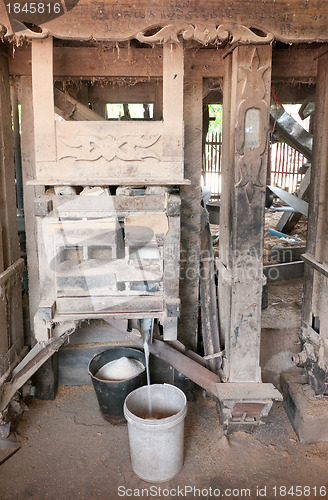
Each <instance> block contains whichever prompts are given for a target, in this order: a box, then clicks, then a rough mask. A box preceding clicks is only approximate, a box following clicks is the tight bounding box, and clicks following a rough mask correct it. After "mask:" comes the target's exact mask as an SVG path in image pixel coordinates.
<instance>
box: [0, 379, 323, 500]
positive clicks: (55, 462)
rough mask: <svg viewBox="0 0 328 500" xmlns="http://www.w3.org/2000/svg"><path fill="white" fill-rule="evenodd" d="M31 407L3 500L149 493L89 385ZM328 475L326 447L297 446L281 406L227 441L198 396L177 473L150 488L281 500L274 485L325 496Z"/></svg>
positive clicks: (0, 480)
mask: <svg viewBox="0 0 328 500" xmlns="http://www.w3.org/2000/svg"><path fill="white" fill-rule="evenodd" d="M29 408H30V409H29V411H28V412H26V413H25V414H24V417H23V419H22V421H21V422H20V425H19V427H18V433H19V436H20V438H21V439H22V441H23V443H22V447H21V449H20V450H19V451H18V452H17V453H16V454H15V455H14V456H13V457H11V458H10V459H9V460H7V462H5V463H4V464H3V465H2V466H1V468H0V484H1V495H0V498H1V499H2V500H7V499H15V500H23V499H33V500H46V499H47V500H48V499H49V500H55V499H56V500H58V499H59V500H61V499H63V500H69V499H74V500H75V499H88V500H93V499H106V500H107V499H110V500H111V499H117V498H121V496H120V495H119V492H120V491H121V492H123V491H125V492H126V493H127V494H129V493H131V492H129V491H128V490H127V488H130V489H138V490H137V491H134V492H132V493H134V495H132V498H138V495H139V496H141V489H142V488H148V490H149V488H150V486H151V484H148V483H146V482H144V481H142V480H140V479H138V477H137V476H135V474H134V472H133V470H132V468H131V464H130V458H129V444H128V433H127V427H126V426H119V427H113V426H112V425H111V424H109V423H107V422H106V421H104V420H103V419H102V417H101V415H100V412H99V410H98V406H97V401H96V396H95V393H94V390H93V388H92V387H91V386H81V387H61V388H60V390H59V394H58V396H57V398H56V400H55V401H39V400H34V401H33V402H32V403H31V404H30V405H29ZM327 473H328V443H321V444H315V445H304V444H301V443H300V442H298V440H297V437H296V435H295V433H294V431H293V429H292V428H291V426H290V423H289V421H288V419H287V417H286V414H285V412H284V410H283V409H282V407H281V404H275V405H274V408H273V410H272V412H271V414H270V415H269V419H268V421H267V423H266V424H265V425H263V426H261V427H260V428H258V429H257V430H256V431H255V433H254V434H253V435H249V434H246V433H243V432H238V433H236V434H233V435H231V436H228V437H226V436H224V434H223V431H222V429H221V427H220V425H219V422H218V416H217V410H216V405H215V403H214V402H213V401H212V400H211V399H209V398H205V399H204V398H203V397H202V395H201V393H199V396H198V399H197V401H196V402H189V403H188V414H187V417H186V429H185V461H184V466H183V469H182V471H181V472H180V473H179V474H178V475H177V476H176V477H175V478H174V479H172V480H171V481H169V482H166V483H161V484H158V483H157V485H154V486H156V487H157V488H158V487H159V486H160V487H161V488H162V491H163V489H166V488H170V489H172V488H177V487H180V488H184V487H185V486H190V487H195V488H198V489H200V490H203V491H200V492H199V493H198V492H197V490H196V491H195V492H192V493H189V494H187V495H185V496H184V498H189V499H191V498H203V499H206V498H215V497H214V496H213V490H214V489H220V491H221V495H222V496H223V495H224V493H225V496H226V497H227V496H228V495H229V494H230V496H231V497H233V498H261V497H260V496H258V495H257V493H256V491H257V488H258V487H260V488H265V487H266V488H267V490H266V495H265V496H262V497H263V498H269V499H271V498H292V496H284V495H279V487H281V486H286V487H288V488H289V487H291V486H293V487H296V486H302V487H304V486H309V487H311V488H313V487H317V488H319V487H320V486H326V487H327V491H328V475H327ZM119 486H121V487H122V489H121V490H118V488H119ZM274 487H278V490H277V491H278V493H277V494H276V495H275V490H274ZM123 488H124V490H123ZM209 488H212V496H211V495H210V491H209ZM230 489H232V490H235V491H233V492H232V491H229V490H230ZM245 489H248V491H245ZM206 490H207V491H206ZM225 490H227V491H225ZM242 490H244V491H242ZM180 491H181V490H180ZM182 491H183V492H184V490H182ZM187 491H188V490H187ZM283 491H284V490H282V492H283ZM302 491H303V492H304V494H302V497H301V498H313V499H314V498H324V497H320V496H319V495H318V494H317V496H315V495H314V490H313V489H312V490H311V495H309V496H307V495H306V494H305V493H306V492H307V491H308V490H302ZM150 493H151V492H150V491H149V495H146V494H145V492H144V495H143V498H173V497H174V493H175V492H174V490H173V491H172V492H171V494H169V495H168V494H167V491H166V492H165V491H164V492H163V494H155V495H154V496H151V494H150ZM153 493H159V492H158V490H157V491H153ZM217 493H218V491H216V495H217ZM262 493H264V492H263V491H262Z"/></svg>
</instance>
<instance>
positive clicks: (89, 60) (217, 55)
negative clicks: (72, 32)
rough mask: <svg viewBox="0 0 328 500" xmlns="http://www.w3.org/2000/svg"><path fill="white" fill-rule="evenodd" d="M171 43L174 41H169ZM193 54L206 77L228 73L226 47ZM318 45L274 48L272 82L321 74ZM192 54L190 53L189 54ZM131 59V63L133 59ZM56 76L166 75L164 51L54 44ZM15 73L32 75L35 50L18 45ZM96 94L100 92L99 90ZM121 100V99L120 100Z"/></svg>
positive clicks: (192, 61)
mask: <svg viewBox="0 0 328 500" xmlns="http://www.w3.org/2000/svg"><path fill="white" fill-rule="evenodd" d="M169 45H170V44H169ZM188 53H190V65H192V66H193V70H194V72H200V73H201V74H202V76H203V77H204V78H218V77H223V76H224V71H225V62H224V58H223V57H222V56H223V55H224V53H225V49H220V48H217V49H211V48H200V49H197V50H195V51H193V50H192V49H189V50H188ZM318 54H319V49H318V48H311V46H309V47H308V48H307V49H299V48H297V47H296V48H293V47H291V48H290V49H275V48H274V49H273V54H272V81H273V82H275V83H276V82H286V81H288V80H292V81H294V82H295V81H297V82H304V83H308V82H311V81H314V80H315V78H316V75H317V66H318ZM188 57H189V56H188ZM127 61H131V64H129V62H127ZM53 63H54V69H53V73H54V79H55V80H64V79H68V78H69V79H78V80H80V79H84V80H88V79H89V80H90V79H93V78H95V77H96V78H138V77H139V78H142V77H143V78H145V79H146V80H147V79H149V78H155V79H156V78H162V77H163V54H162V49H161V48H160V47H152V48H149V49H144V48H138V49H136V48H134V47H131V48H130V49H125V48H120V50H119V54H118V53H117V51H116V50H115V49H114V50H112V51H103V52H101V51H99V49H98V48H97V47H54V52H53ZM132 63H133V64H132ZM9 71H10V75H11V76H31V75H32V69H31V49H30V47H18V48H17V49H16V50H15V53H14V55H13V56H12V57H10V58H9ZM95 93H96V91H95ZM119 102H121V101H119Z"/></svg>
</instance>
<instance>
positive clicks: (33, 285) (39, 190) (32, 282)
mask: <svg viewBox="0 0 328 500" xmlns="http://www.w3.org/2000/svg"><path fill="white" fill-rule="evenodd" d="M20 103H21V107H22V108H21V109H22V112H21V113H22V114H21V133H22V136H21V149H22V173H23V188H24V189H23V193H24V212H25V231H26V249H27V266H28V285H29V308H30V325H31V329H32V330H33V318H34V316H35V314H36V312H37V310H38V307H39V301H40V291H39V288H40V282H39V260H38V237H37V228H36V219H35V217H34V200H35V198H37V197H38V196H41V195H42V194H43V193H44V191H45V189H44V186H30V185H28V184H27V182H28V181H29V180H31V179H33V178H34V177H35V154H34V119H33V102H32V79H31V77H30V76H22V77H21V78H20Z"/></svg>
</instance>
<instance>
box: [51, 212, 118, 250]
mask: <svg viewBox="0 0 328 500" xmlns="http://www.w3.org/2000/svg"><path fill="white" fill-rule="evenodd" d="M116 233H117V221H116V219H114V218H112V219H97V220H91V221H89V220H84V221H61V222H53V223H51V222H50V223H49V237H50V238H52V237H53V238H54V245H55V246H56V247H69V246H100V245H104V246H115V245H116V241H117V239H116V238H117V234H116Z"/></svg>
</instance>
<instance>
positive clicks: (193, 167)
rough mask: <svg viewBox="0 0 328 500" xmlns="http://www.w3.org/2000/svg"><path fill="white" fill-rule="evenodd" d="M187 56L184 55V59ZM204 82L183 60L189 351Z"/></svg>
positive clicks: (193, 339)
mask: <svg viewBox="0 0 328 500" xmlns="http://www.w3.org/2000/svg"><path fill="white" fill-rule="evenodd" d="M186 57H187V56H186ZM202 98H203V79H202V75H201V73H200V72H198V71H197V70H196V69H194V67H193V63H192V60H190V59H188V60H186V66H185V81H184V125H185V141H184V143H185V146H184V147H185V176H186V177H187V178H188V179H190V180H191V186H186V187H181V189H180V193H181V200H182V201H181V257H180V258H181V267H180V274H181V275H180V298H181V317H180V321H179V339H180V340H181V342H182V343H184V344H185V345H186V346H187V347H188V348H190V349H196V346H197V341H198V338H197V336H198V307H199V301H198V297H199V256H200V211H201V199H202V195H201V187H200V177H201V169H202V134H201V131H202Z"/></svg>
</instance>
